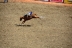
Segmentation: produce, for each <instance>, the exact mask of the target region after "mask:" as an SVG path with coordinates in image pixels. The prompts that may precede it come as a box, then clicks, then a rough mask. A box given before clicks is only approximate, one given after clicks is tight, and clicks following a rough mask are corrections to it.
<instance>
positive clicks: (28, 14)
mask: <svg viewBox="0 0 72 48" xmlns="http://www.w3.org/2000/svg"><path fill="white" fill-rule="evenodd" d="M31 15H32V12H29V13H27V14H26V15H24V16H27V17H30V18H32V16H31Z"/></svg>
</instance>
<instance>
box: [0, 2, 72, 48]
mask: <svg viewBox="0 0 72 48" xmlns="http://www.w3.org/2000/svg"><path fill="white" fill-rule="evenodd" d="M29 11H33V12H35V13H37V15H38V16H43V17H44V18H42V19H41V20H40V19H32V20H29V21H27V22H26V23H25V24H24V25H20V24H21V21H19V17H20V16H23V15H24V14H26V13H28V12H29ZM0 48H72V7H70V6H69V7H67V6H57V5H56V6H54V5H50V4H36V3H0Z"/></svg>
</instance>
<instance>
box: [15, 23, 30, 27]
mask: <svg viewBox="0 0 72 48" xmlns="http://www.w3.org/2000/svg"><path fill="white" fill-rule="evenodd" d="M15 25H16V26H18V27H19V26H21V27H31V25H24V24H23V25H22V24H15Z"/></svg>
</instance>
